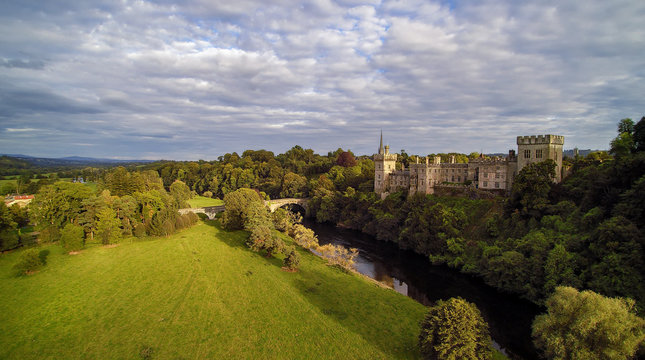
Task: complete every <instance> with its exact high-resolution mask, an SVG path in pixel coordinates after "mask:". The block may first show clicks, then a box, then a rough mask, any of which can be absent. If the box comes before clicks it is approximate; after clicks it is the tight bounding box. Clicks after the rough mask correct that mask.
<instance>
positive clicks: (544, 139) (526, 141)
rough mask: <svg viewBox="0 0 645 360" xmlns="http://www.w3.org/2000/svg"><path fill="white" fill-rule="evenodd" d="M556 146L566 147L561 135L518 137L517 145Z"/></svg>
mask: <svg viewBox="0 0 645 360" xmlns="http://www.w3.org/2000/svg"><path fill="white" fill-rule="evenodd" d="M538 144H556V145H564V136H561V135H531V136H518V137H517V145H538Z"/></svg>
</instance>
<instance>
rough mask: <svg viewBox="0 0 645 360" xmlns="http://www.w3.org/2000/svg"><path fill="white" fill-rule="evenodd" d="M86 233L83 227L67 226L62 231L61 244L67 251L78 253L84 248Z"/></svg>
mask: <svg viewBox="0 0 645 360" xmlns="http://www.w3.org/2000/svg"><path fill="white" fill-rule="evenodd" d="M84 235H85V232H84V231H83V227H82V226H80V225H76V224H67V225H65V227H64V228H63V231H61V235H60V244H61V245H62V246H63V247H64V248H65V250H67V251H78V250H81V249H82V248H83V238H84Z"/></svg>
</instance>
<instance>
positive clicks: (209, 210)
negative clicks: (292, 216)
mask: <svg viewBox="0 0 645 360" xmlns="http://www.w3.org/2000/svg"><path fill="white" fill-rule="evenodd" d="M264 204H265V205H266V206H268V207H269V210H271V212H274V211H276V210H277V209H279V208H281V207H283V206H286V205H290V204H295V205H300V206H301V207H302V208H303V209H305V216H309V199H296V198H286V199H275V200H266V201H265V202H264ZM224 210H226V208H225V206H224V205H219V206H207V207H201V208H187V209H179V213H180V214H182V215H184V214H186V213H189V212H192V213H195V214H206V216H208V218H209V219H210V220H213V219H215V216H216V215H217V213H220V212H222V211H224Z"/></svg>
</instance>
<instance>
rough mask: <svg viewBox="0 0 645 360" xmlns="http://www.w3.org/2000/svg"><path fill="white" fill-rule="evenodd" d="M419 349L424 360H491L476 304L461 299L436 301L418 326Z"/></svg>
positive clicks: (488, 341)
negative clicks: (419, 328)
mask: <svg viewBox="0 0 645 360" xmlns="http://www.w3.org/2000/svg"><path fill="white" fill-rule="evenodd" d="M419 346H420V347H421V353H422V354H423V357H424V359H433V360H458V359H473V360H475V359H476V360H479V359H482V360H483V359H491V358H492V342H491V338H490V335H489V333H488V324H486V322H485V321H484V319H483V318H482V316H481V313H480V312H479V309H477V306H475V304H472V303H469V302H467V301H466V300H464V299H462V298H450V299H448V300H446V301H443V300H439V301H438V302H437V304H436V305H435V306H432V307H430V308H429V310H428V314H427V315H426V317H425V319H424V320H423V322H422V323H421V333H420V334H419Z"/></svg>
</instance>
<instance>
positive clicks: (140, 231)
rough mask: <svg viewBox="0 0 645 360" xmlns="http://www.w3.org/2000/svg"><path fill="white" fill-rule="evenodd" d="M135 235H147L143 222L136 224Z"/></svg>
mask: <svg viewBox="0 0 645 360" xmlns="http://www.w3.org/2000/svg"><path fill="white" fill-rule="evenodd" d="M134 236H136V237H138V238H140V237H144V236H146V226H145V225H143V224H142V223H138V224H137V225H135V226H134Z"/></svg>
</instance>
